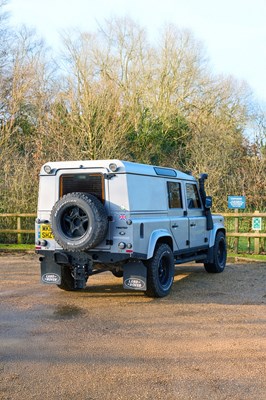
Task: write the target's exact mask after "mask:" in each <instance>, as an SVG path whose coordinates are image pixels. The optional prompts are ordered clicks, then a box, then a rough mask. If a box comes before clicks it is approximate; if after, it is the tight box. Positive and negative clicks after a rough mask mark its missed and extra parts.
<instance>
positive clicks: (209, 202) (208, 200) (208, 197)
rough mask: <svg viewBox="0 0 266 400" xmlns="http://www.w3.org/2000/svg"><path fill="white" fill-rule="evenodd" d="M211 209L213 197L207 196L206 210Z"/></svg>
mask: <svg viewBox="0 0 266 400" xmlns="http://www.w3.org/2000/svg"><path fill="white" fill-rule="evenodd" d="M211 207H212V197H211V196H206V199H205V208H206V209H208V210H209V209H210V208H211Z"/></svg>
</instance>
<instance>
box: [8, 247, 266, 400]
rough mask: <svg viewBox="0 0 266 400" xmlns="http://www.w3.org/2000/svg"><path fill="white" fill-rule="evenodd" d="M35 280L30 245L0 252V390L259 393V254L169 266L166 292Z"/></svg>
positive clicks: (265, 301) (42, 395)
mask: <svg viewBox="0 0 266 400" xmlns="http://www.w3.org/2000/svg"><path fill="white" fill-rule="evenodd" d="M121 282H122V281H121V279H118V278H115V277H114V276H113V275H112V274H111V273H104V274H100V275H96V276H94V277H92V278H90V280H89V285H88V287H87V288H86V289H85V290H83V291H80V292H64V291H62V290H60V289H58V288H57V286H53V285H51V286H50V285H43V284H41V283H40V277H39V263H38V257H37V256H36V255H32V254H31V255H5V254H2V255H1V256H0V329H1V330H0V357H1V364H0V399H1V400H17V399H20V400H24V399H25V400H31V399H38V400H46V399H47V400H57V399H58V400H59V399H60V400H62V399H68V400H72V399H74V400H75V399H80V400H83V399H85V400H98V399H99V400H100V399H101V400H106V399H108V400H109V399H110V400H111V399H112V400H118V399H123V400H124V399H126V400H131V399H132V400H134V399H141V400H142V399H150V400H154V399H169V400H172V399H182V400H187V399H193V400H194V399H200V400H204V399H208V400H210V399H211V400H215V399H219V400H220V399H221V400H222V399H223V400H225V399H228V400H229V399H230V400H232V399H239V400H245V399H250V400H254V399H256V400H265V399H266V263H261V264H258V263H256V264H255V263H253V264H241V265H240V264H239V265H237V264H229V265H228V266H227V268H226V270H225V271H224V272H223V273H222V274H216V275H212V274H207V273H206V272H205V270H204V268H203V267H202V266H201V265H199V264H194V265H192V264H191V265H184V266H179V267H178V268H177V269H176V277H175V283H174V285H173V289H172V292H171V294H170V295H169V296H168V297H166V298H163V299H150V298H148V297H146V296H145V295H143V294H142V293H140V292H131V291H124V290H123V288H122V283H121Z"/></svg>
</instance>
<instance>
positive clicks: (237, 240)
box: [235, 208, 239, 253]
mask: <svg viewBox="0 0 266 400" xmlns="http://www.w3.org/2000/svg"><path fill="white" fill-rule="evenodd" d="M235 214H238V208H235ZM238 230H239V218H238V217H236V218H235V232H236V233H238ZM238 244H239V238H238V237H236V238H235V253H238Z"/></svg>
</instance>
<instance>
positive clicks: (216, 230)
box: [209, 224, 226, 247]
mask: <svg viewBox="0 0 266 400" xmlns="http://www.w3.org/2000/svg"><path fill="white" fill-rule="evenodd" d="M219 232H222V233H223V234H224V236H226V230H225V227H224V226H223V225H220V224H214V227H213V230H212V232H211V235H210V241H209V244H210V247H213V246H214V243H215V238H216V236H217V234H218V233H219Z"/></svg>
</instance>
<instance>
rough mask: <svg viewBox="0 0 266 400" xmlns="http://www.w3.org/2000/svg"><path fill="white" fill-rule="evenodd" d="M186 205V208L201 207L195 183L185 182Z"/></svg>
mask: <svg viewBox="0 0 266 400" xmlns="http://www.w3.org/2000/svg"><path fill="white" fill-rule="evenodd" d="M186 187H187V206H188V208H190V209H191V208H201V202H200V197H199V192H198V188H197V185H194V184H193V183H187V184H186Z"/></svg>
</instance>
